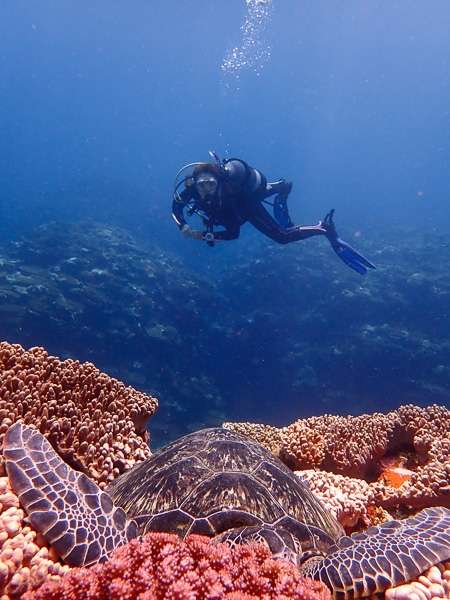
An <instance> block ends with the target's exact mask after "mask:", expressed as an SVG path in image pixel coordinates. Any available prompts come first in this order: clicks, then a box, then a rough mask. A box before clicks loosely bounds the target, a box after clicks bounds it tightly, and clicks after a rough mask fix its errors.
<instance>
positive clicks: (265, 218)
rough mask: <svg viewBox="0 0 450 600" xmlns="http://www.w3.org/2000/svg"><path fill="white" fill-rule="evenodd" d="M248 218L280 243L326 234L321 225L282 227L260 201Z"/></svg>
mask: <svg viewBox="0 0 450 600" xmlns="http://www.w3.org/2000/svg"><path fill="white" fill-rule="evenodd" d="M247 220H248V222H249V223H251V224H252V225H253V227H256V229H257V230H258V231H260V232H261V233H263V234H264V235H265V236H267V237H268V238H270V239H271V240H273V241H274V242H277V243H278V244H290V243H291V242H297V241H298V240H304V239H306V238H309V237H311V236H313V235H324V234H325V229H324V228H323V227H322V226H321V225H311V226H305V227H292V228H291V229H282V228H281V227H280V225H279V224H278V223H277V222H276V221H275V219H274V218H272V217H271V215H270V214H269V213H268V212H267V210H266V209H265V208H264V206H262V204H259V203H258V204H256V205H255V206H253V207H252V211H251V213H250V215H249V216H248V219H247Z"/></svg>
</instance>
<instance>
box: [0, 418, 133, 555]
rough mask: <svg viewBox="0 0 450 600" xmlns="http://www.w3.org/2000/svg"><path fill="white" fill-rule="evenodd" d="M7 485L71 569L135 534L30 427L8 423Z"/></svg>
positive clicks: (96, 489) (120, 513)
mask: <svg viewBox="0 0 450 600" xmlns="http://www.w3.org/2000/svg"><path fill="white" fill-rule="evenodd" d="M3 455H4V458H5V463H6V470H7V472H8V476H9V480H10V483H11V487H12V488H13V490H14V492H15V493H16V494H17V496H18V497H19V500H20V503H21V504H22V506H23V508H24V509H25V511H26V513H27V515H28V518H29V520H30V522H31V523H32V524H33V525H34V527H35V528H36V529H37V530H38V531H39V532H40V533H42V534H43V535H44V537H45V538H46V539H47V541H48V542H49V543H50V544H51V545H52V546H53V547H54V548H55V549H56V550H57V552H58V553H59V554H60V555H61V556H62V558H63V559H64V561H65V562H66V563H67V564H68V565H69V566H71V567H81V566H89V565H91V564H94V563H96V562H102V561H104V560H106V559H107V558H108V555H109V554H110V553H111V552H112V550H114V548H116V547H117V546H120V545H121V544H124V543H127V542H128V541H129V540H130V539H132V538H133V537H136V532H137V528H136V523H135V522H134V521H127V519H126V515H125V512H124V511H123V510H122V509H121V508H117V507H116V506H114V503H113V501H112V500H111V498H110V497H109V496H108V494H106V493H105V492H103V491H102V490H101V489H100V488H99V487H98V486H97V485H96V483H94V481H92V480H91V479H89V478H88V477H86V475H84V473H78V472H77V471H74V470H73V469H71V468H70V467H69V466H68V465H66V463H64V462H63V461H62V460H61V458H60V457H59V456H58V455H57V454H56V452H55V451H54V450H53V448H52V447H51V445H50V444H49V442H48V441H47V440H46V439H45V438H44V436H43V435H41V434H40V433H39V432H38V431H36V430H35V429H31V428H30V427H28V426H27V425H24V424H23V423H20V422H19V423H15V424H14V425H12V426H11V427H10V428H9V429H8V431H7V433H6V435H5V439H4V442H3Z"/></svg>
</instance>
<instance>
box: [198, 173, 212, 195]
mask: <svg viewBox="0 0 450 600" xmlns="http://www.w3.org/2000/svg"><path fill="white" fill-rule="evenodd" d="M195 186H196V188H197V190H198V193H199V194H200V198H201V199H202V200H203V199H204V198H206V196H214V194H215V193H216V190H217V179H216V178H215V177H213V175H211V174H210V173H205V174H204V175H202V174H201V175H200V176H199V177H198V178H197V180H196V182H195Z"/></svg>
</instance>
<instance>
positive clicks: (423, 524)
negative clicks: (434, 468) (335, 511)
mask: <svg viewBox="0 0 450 600" xmlns="http://www.w3.org/2000/svg"><path fill="white" fill-rule="evenodd" d="M449 558H450V510H448V509H447V508H443V507H436V508H427V509H425V510H422V511H421V512H420V513H418V514H417V515H416V516H414V517H411V518H409V519H405V520H402V521H389V522H388V523H383V524H382V525H379V526H377V527H371V528H370V529H368V530H367V531H366V532H365V533H362V534H353V535H352V536H351V537H343V538H341V539H340V540H339V541H338V543H337V544H336V545H334V546H331V547H330V548H329V550H328V555H327V556H326V557H325V558H323V559H319V560H317V559H312V560H311V561H307V562H305V564H304V565H303V566H302V567H301V569H300V571H301V573H302V575H309V576H310V577H313V578H314V579H320V580H321V581H323V582H324V583H325V584H326V585H327V586H328V587H329V588H331V590H332V593H333V595H334V597H335V598H338V599H341V598H345V599H351V598H360V597H364V596H370V595H372V594H375V593H379V592H384V591H385V590H387V589H388V588H390V587H397V586H399V585H402V584H404V583H407V582H409V581H412V580H413V579H415V578H416V577H418V576H419V575H420V574H421V573H423V572H424V571H426V570H427V569H428V568H430V567H431V566H433V565H436V564H438V563H440V562H443V561H445V560H448V559H449Z"/></svg>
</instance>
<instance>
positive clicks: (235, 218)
mask: <svg viewBox="0 0 450 600" xmlns="http://www.w3.org/2000/svg"><path fill="white" fill-rule="evenodd" d="M240 162H243V161H240ZM243 164H245V163H243ZM245 166H246V168H248V169H249V170H251V171H252V172H256V173H257V174H258V176H259V177H260V179H261V183H260V185H259V187H258V189H256V190H255V191H248V190H246V189H245V187H244V186H243V185H241V184H240V183H236V182H235V181H233V177H232V176H230V175H228V176H227V177H222V178H221V180H220V181H219V185H218V187H217V190H216V193H215V195H214V196H213V197H211V198H206V199H203V200H202V199H201V198H200V195H199V193H198V191H197V189H196V187H195V185H193V184H192V185H189V186H187V187H186V188H185V189H184V190H183V192H182V193H181V194H180V197H181V202H180V201H179V200H178V199H174V201H173V204H172V213H173V217H174V219H175V222H176V223H177V225H178V227H179V228H180V229H182V228H183V226H184V225H186V219H185V217H184V209H185V208H186V207H187V203H188V202H190V201H191V200H194V202H195V204H194V206H195V210H198V211H199V212H200V213H201V214H202V215H203V216H204V218H205V219H206V220H207V231H209V232H210V233H212V234H213V235H214V239H213V240H211V242H212V244H211V245H213V242H215V241H218V242H219V241H227V240H235V239H237V238H238V237H239V233H240V229H241V226H242V225H243V224H244V223H247V222H248V223H251V224H252V225H253V227H256V229H258V231H260V232H261V233H263V234H264V235H266V236H267V237H269V238H270V239H272V240H274V241H275V242H277V243H279V244H289V243H291V242H296V241H298V240H302V239H305V238H307V237H311V236H313V235H320V234H323V233H324V231H323V229H321V228H319V227H316V228H311V227H309V228H308V227H290V228H289V229H283V228H282V227H281V226H280V225H279V223H278V222H277V221H276V220H275V219H274V218H273V217H272V216H271V215H270V213H269V212H268V211H267V210H266V209H265V208H264V206H263V205H262V201H263V200H264V199H265V198H268V197H270V196H273V195H275V194H278V193H284V191H285V189H286V182H285V181H284V180H280V181H278V182H276V183H270V184H267V180H266V178H265V177H264V176H263V175H262V174H261V173H259V171H256V169H252V168H251V167H248V165H245ZM289 191H290V187H289ZM288 193H289V192H288ZM286 198H287V194H286ZM191 205H192V203H191ZM216 226H221V227H224V228H225V230H222V231H214V227H216Z"/></svg>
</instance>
